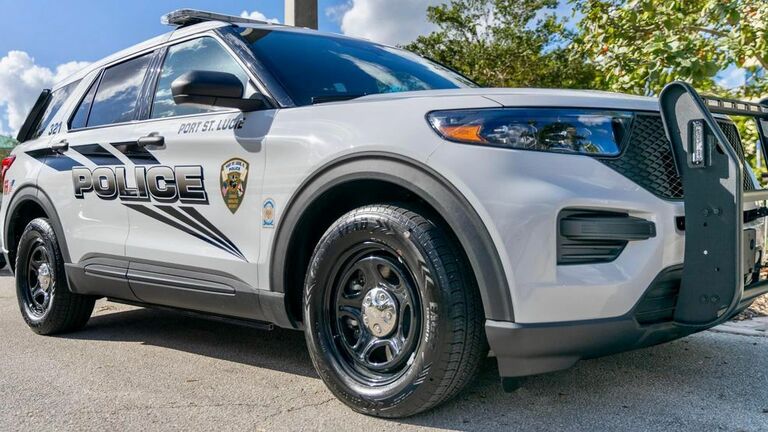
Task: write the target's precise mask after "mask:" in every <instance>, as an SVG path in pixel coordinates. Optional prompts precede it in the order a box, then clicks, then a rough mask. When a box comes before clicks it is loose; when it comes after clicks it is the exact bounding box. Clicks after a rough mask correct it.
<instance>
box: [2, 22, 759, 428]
mask: <svg viewBox="0 0 768 432" xmlns="http://www.w3.org/2000/svg"><path fill="white" fill-rule="evenodd" d="M166 20H167V21H168V22H169V23H171V24H174V25H176V26H177V28H176V29H175V30H174V31H172V32H170V33H168V34H165V35H163V36H160V37H157V38H154V39H152V40H149V41H147V42H144V43H142V44H139V45H137V46H135V47H133V48H130V49H128V50H126V51H123V52H120V53H118V54H115V55H113V56H111V57H108V58H106V59H104V60H102V61H99V62H97V63H95V64H93V65H91V66H89V67H88V68H86V69H85V70H83V71H81V72H79V73H77V74H76V75H74V76H72V77H70V78H69V79H67V80H65V81H64V82H62V83H61V84H60V85H58V86H56V87H55V88H54V89H53V90H52V91H48V90H46V91H44V92H43V93H42V94H41V96H40V98H39V100H38V102H37V104H36V105H35V106H34V108H33V109H32V112H31V113H30V115H29V117H28V119H27V121H26V123H25V124H24V126H23V128H22V130H21V132H20V134H19V141H21V142H22V144H21V145H19V146H18V147H17V148H16V149H15V150H14V152H13V154H12V156H10V157H9V158H6V159H5V160H4V161H3V163H2V175H3V180H2V183H3V200H2V210H1V213H0V221H2V223H3V227H2V245H3V248H2V249H3V253H4V254H5V256H6V258H7V262H8V263H9V265H10V267H11V268H12V269H13V270H14V271H15V274H16V283H17V294H18V298H19V305H20V308H21V312H22V315H23V317H24V319H25V320H26V322H27V323H28V324H29V326H30V327H31V328H32V329H33V330H34V331H35V332H37V333H40V334H53V333H59V332H65V331H72V330H76V329H79V328H82V327H83V326H84V325H85V324H86V322H87V321H88V318H89V316H90V314H91V312H92V309H93V305H94V300H95V299H96V298H99V297H106V298H108V299H110V300H112V301H117V302H124V303H129V304H134V305H141V306H164V307H173V308H179V309H184V310H187V311H195V312H200V313H203V314H210V315H216V316H218V317H226V318H227V319H230V320H236V321H240V322H243V323H248V324H251V325H256V326H261V327H270V326H273V325H277V326H280V327H286V328H293V329H300V330H303V331H304V332H305V334H306V339H307V344H308V347H309V351H310V354H311V357H312V360H313V362H314V365H315V367H316V369H317V371H318V373H319V374H320V376H321V377H322V379H323V380H324V381H325V383H326V384H327V385H328V387H329V389H330V390H331V391H332V392H333V393H334V394H335V395H336V396H338V397H339V398H340V399H341V400H342V401H344V402H345V403H346V404H348V405H349V406H351V407H352V408H353V409H355V410H357V411H360V412H364V413H367V414H372V415H378V416H386V417H400V416H407V415H411V414H414V413H418V412H421V411H423V410H426V409H429V408H431V407H434V406H436V405H438V404H440V403H442V402H443V401H445V400H447V399H448V398H450V397H452V396H454V395H455V394H456V393H457V392H458V391H459V390H460V389H461V388H462V387H464V386H465V384H467V383H468V382H469V381H470V379H471V378H472V376H473V374H474V372H475V371H476V370H477V368H478V365H479V364H480V360H481V359H482V358H484V357H485V356H486V355H487V354H488V349H489V347H490V350H491V351H492V353H493V354H494V355H495V357H496V358H497V360H498V364H499V372H500V375H501V376H502V377H503V378H504V379H503V382H504V383H505V384H507V387H510V386H512V385H513V384H514V381H513V379H515V378H517V377H521V376H525V375H531V374H539V373H544V372H549V371H554V370H560V369H564V368H567V367H569V366H571V365H573V364H574V363H575V362H576V361H578V360H579V359H581V358H586V357H594V356H599V355H605V354H608V353H612V352H617V351H621V350H627V349H632V348H637V347H641V346H647V345H651V344H655V343H660V342H663V341H667V340H671V339H674V338H677V337H681V336H684V335H687V334H690V333H692V332H694V331H698V330H702V329H705V328H708V327H711V326H712V325H715V324H717V323H719V322H721V321H722V320H724V319H727V318H728V317H730V316H732V315H733V314H735V313H737V312H738V311H739V310H741V309H743V308H745V307H746V306H747V305H748V304H749V303H750V302H751V300H752V299H754V297H756V296H757V295H759V294H761V293H764V292H765V291H766V285H765V284H764V283H763V281H762V280H761V278H760V266H761V257H762V245H763V230H762V221H763V216H764V215H765V211H764V209H763V208H762V207H759V206H757V205H754V204H752V203H754V202H756V201H759V200H762V199H764V198H765V193H764V192H763V191H760V190H756V188H755V184H756V183H755V182H754V180H753V177H752V176H751V172H750V171H749V169H748V168H747V165H746V164H745V163H744V156H743V149H742V146H741V142H740V139H739V135H738V132H737V130H736V127H735V125H734V123H733V122H732V121H731V120H730V119H729V118H727V117H726V116H724V115H722V114H738V115H751V116H753V117H756V118H757V120H758V122H759V123H760V125H761V128H762V129H761V131H762V134H761V137H762V138H764V137H765V135H766V132H768V127H766V123H765V117H766V115H768V114H767V112H768V109H766V108H765V107H764V106H761V105H757V104H748V103H735V102H734V103H732V102H728V101H723V100H717V99H708V100H704V99H701V98H700V97H699V96H698V95H697V94H696V93H695V92H694V91H693V90H692V89H690V88H689V87H687V86H686V85H684V84H681V83H677V84H672V85H670V86H669V87H668V89H667V90H665V92H664V94H663V95H662V97H661V103H660V101H659V100H658V99H651V98H642V97H634V96H627V95H617V94H610V93H602V92H587V91H564V90H562V91H561V90H535V89H530V90H529V89H522V90H520V89H488V88H477V87H476V86H475V85H474V84H473V83H472V82H471V81H470V80H468V79H467V78H465V77H463V76H461V75H459V74H457V73H455V72H453V71H451V70H449V69H448V68H446V67H444V66H441V65H439V64H436V63H434V62H431V61H428V60H425V59H423V58H421V57H418V56H416V55H414V54H411V53H409V52H406V51H403V50H400V49H397V48H392V47H388V46H383V45H379V44H376V43H372V42H367V41H361V40H356V39H351V38H347V37H342V36H338V35H333V34H325V33H320V32H315V31H310V30H306V29H298V28H291V27H285V26H278V25H272V24H268V23H260V22H255V21H252V20H247V19H242V18H235V17H228V16H221V15H216V14H210V13H202V12H197V11H189V10H185V11H177V12H175V13H172V14H170V15H168V16H167V18H166ZM708 108H709V109H708ZM710 110H711V111H713V112H715V113H719V114H717V116H716V117H713V115H712V113H711V112H710ZM665 125H666V130H667V133H665ZM764 147H765V146H764ZM684 190H685V194H684V193H683V191H684ZM747 204H748V205H747ZM743 208H747V212H743Z"/></svg>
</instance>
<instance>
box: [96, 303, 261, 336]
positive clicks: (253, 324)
mask: <svg viewBox="0 0 768 432" xmlns="http://www.w3.org/2000/svg"><path fill="white" fill-rule="evenodd" d="M107 301H111V302H113V303H121V304H126V305H129V306H138V307H143V308H148V309H157V310H162V311H168V312H174V313H178V314H181V315H186V316H188V317H193V318H202V319H205V320H208V321H216V322H220V323H225V324H235V325H239V326H245V327H250V328H254V329H258V330H274V328H275V326H274V325H273V324H271V323H268V322H264V321H256V320H248V319H242V318H233V317H228V316H223V315H214V314H210V313H205V312H197V311H193V310H189V309H181V308H175V307H171V306H161V305H155V304H149V303H141V302H135V301H131V300H122V299H117V298H111V297H108V298H107Z"/></svg>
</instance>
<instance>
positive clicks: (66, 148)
mask: <svg viewBox="0 0 768 432" xmlns="http://www.w3.org/2000/svg"><path fill="white" fill-rule="evenodd" d="M153 56H154V53H148V54H143V55H139V56H137V57H134V58H131V59H128V60H126V61H124V62H121V63H119V64H116V65H113V66H109V67H107V68H106V69H104V70H103V71H100V72H98V73H96V74H94V75H93V76H89V77H88V78H89V85H88V90H87V91H85V92H84V96H83V97H82V99H81V100H80V101H79V104H78V105H77V107H76V108H75V109H74V111H73V114H72V117H71V118H70V120H69V123H68V130H67V131H66V133H64V134H60V135H56V136H55V137H54V138H53V140H52V142H51V145H52V146H53V148H54V149H55V150H54V152H53V153H52V154H51V155H50V156H49V157H48V159H47V162H46V165H48V166H49V167H50V168H52V169H51V170H49V172H48V173H47V175H41V176H40V178H39V184H40V186H41V188H42V190H44V191H46V193H48V194H49V195H50V198H51V200H52V201H53V203H54V205H55V206H56V209H57V211H58V212H59V217H60V218H61V223H62V226H63V228H64V231H65V234H66V237H67V245H68V246H69V250H70V255H71V261H72V263H73V264H74V265H73V266H71V268H70V269H69V274H70V277H71V278H74V279H75V281H74V282H75V286H76V289H77V290H78V292H80V293H95V294H100V295H110V296H113V297H117V298H124V299H135V297H134V296H133V294H132V292H131V291H130V288H129V286H128V283H127V280H126V276H125V274H126V272H127V266H128V265H127V260H126V258H125V241H126V238H127V237H128V230H129V222H128V208H127V207H126V206H125V205H123V204H122V198H123V196H124V195H125V191H126V190H129V191H130V190H133V188H134V187H135V177H134V175H133V171H134V168H135V167H136V166H143V162H138V163H137V162H136V161H135V160H133V159H132V158H131V155H132V153H131V151H132V149H133V148H135V146H131V145H130V144H126V143H127V142H130V141H131V140H134V141H135V139H136V135H135V122H136V119H137V115H138V107H139V96H140V94H141V90H142V88H143V86H144V80H145V78H146V76H147V71H148V70H149V66H150V63H151V62H152V60H153Z"/></svg>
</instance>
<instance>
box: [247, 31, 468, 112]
mask: <svg viewBox="0 0 768 432" xmlns="http://www.w3.org/2000/svg"><path fill="white" fill-rule="evenodd" d="M241 36H242V37H243V38H244V39H245V41H246V43H247V44H248V45H249V46H250V48H251V50H252V51H253V53H254V55H255V56H256V57H257V58H258V59H259V61H261V62H263V63H264V66H265V67H267V68H268V69H269V71H270V72H271V73H272V75H274V77H275V78H276V79H277V80H278V81H280V83H281V84H282V85H283V87H284V88H285V90H286V91H287V92H288V95H289V96H290V97H291V98H292V99H293V101H294V103H295V104H296V105H309V104H313V103H320V102H327V101H333V100H343V99H350V98H354V97H359V96H364V95H369V94H378V93H395V92H404V91H415V90H436V89H454V88H461V87H474V84H473V83H472V82H471V81H469V80H468V79H467V78H464V77H462V76H461V75H459V74H457V73H455V72H453V71H451V70H449V69H447V68H445V67H443V66H441V65H438V64H436V63H433V62H431V61H428V60H426V59H424V58H422V57H419V56H417V55H415V54H413V53H410V52H408V51H404V50H400V49H396V48H391V47H387V46H383V45H378V44H375V43H371V42H366V41H361V40H355V39H348V38H344V37H334V36H328V35H320V34H307V33H301V32H295V31H286V30H282V31H280V30H278V31H275V30H266V29H256V28H244V29H243V31H242V32H241Z"/></svg>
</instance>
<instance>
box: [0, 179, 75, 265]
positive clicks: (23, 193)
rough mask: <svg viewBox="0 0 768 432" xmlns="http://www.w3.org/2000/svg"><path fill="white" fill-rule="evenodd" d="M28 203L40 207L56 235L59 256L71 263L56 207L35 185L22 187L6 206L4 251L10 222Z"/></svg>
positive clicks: (8, 236)
mask: <svg viewBox="0 0 768 432" xmlns="http://www.w3.org/2000/svg"><path fill="white" fill-rule="evenodd" d="M30 201H31V202H34V203H35V204H37V205H38V206H40V208H42V209H43V211H44V212H45V214H46V215H47V216H48V221H49V222H50V223H51V226H52V227H53V231H54V232H55V233H56V238H57V240H58V241H59V249H61V256H62V257H63V258H64V262H65V263H71V259H70V256H69V247H67V239H66V237H64V229H63V228H62V226H61V220H60V219H59V214H58V213H57V212H56V207H55V206H54V205H53V201H51V198H50V197H48V194H46V193H45V192H43V190H42V189H40V188H38V187H37V186H35V185H25V186H22V187H20V188H19V189H18V190H17V191H16V193H15V194H13V196H12V197H11V202H10V204H9V205H8V210H7V211H6V212H5V220H4V221H3V223H4V225H3V244H4V245H5V247H6V249H7V248H8V246H9V244H8V240H9V238H10V234H11V232H10V227H11V221H12V220H13V218H14V216H15V215H16V212H17V211H18V209H19V207H20V206H21V205H22V204H24V203H27V202H30ZM10 252H11V251H10V250H9V254H10Z"/></svg>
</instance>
